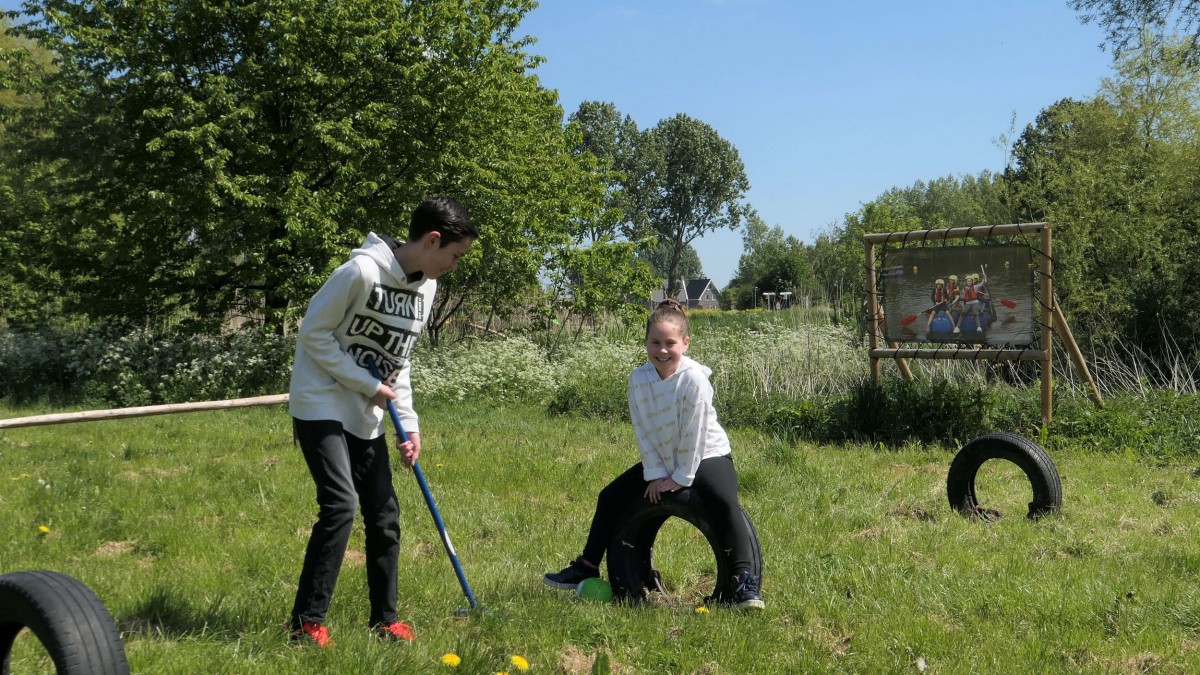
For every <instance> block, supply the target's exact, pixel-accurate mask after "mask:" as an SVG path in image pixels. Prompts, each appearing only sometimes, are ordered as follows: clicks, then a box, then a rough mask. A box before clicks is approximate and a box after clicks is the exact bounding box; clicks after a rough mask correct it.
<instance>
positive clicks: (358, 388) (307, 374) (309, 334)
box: [288, 232, 437, 439]
mask: <svg viewBox="0 0 1200 675" xmlns="http://www.w3.org/2000/svg"><path fill="white" fill-rule="evenodd" d="M417 277H418V278H416V279H413V280H411V281H410V280H409V279H408V278H407V277H406V276H405V274H404V270H403V269H402V268H401V267H400V263H399V262H397V261H396V256H395V255H393V253H392V250H391V247H390V246H389V245H388V244H387V243H386V242H385V241H384V240H383V239H381V238H380V237H379V236H378V235H376V234H375V233H374V232H372V233H370V234H368V235H367V240H366V242H365V243H363V245H362V247H361V248H356V249H354V250H353V251H352V252H351V254H350V260H349V261H347V262H346V263H344V264H343V265H342V266H341V267H338V268H337V269H336V270H334V272H333V274H332V275H330V277H329V280H328V281H326V282H325V285H324V286H322V287H321V290H319V291H317V294H316V295H314V296H313V298H312V301H311V302H310V303H309V305H308V311H307V313H306V314H305V315H304V321H303V322H302V323H301V324H300V333H299V335H298V336H297V338H296V360H295V363H294V365H293V366H292V383H291V391H290V400H289V403H288V409H289V410H290V412H291V414H292V416H293V417H296V418H298V419H302V420H336V421H338V422H341V423H342V428H343V429H344V430H345V431H346V432H347V433H349V434H351V435H353V436H356V437H358V438H363V439H371V438H377V437H379V436H381V435H383V430H384V416H385V415H386V414H387V413H386V411H385V410H384V409H383V408H380V407H378V406H374V405H371V403H370V400H369V399H370V397H371V396H373V395H375V392H376V391H377V390H378V388H379V380H377V379H375V378H374V377H372V376H371V374H370V372H369V371H368V370H367V363H368V362H369V361H371V360H374V361H375V362H376V363H377V364H378V365H379V369H380V371H381V372H382V373H383V375H384V378H385V380H386V381H387V383H388V385H389V386H390V387H392V389H394V390H395V391H396V394H397V395H398V398H397V399H396V401H395V405H396V410H397V412H398V413H399V414H400V421H401V423H402V424H403V425H404V429H405V431H409V432H419V431H420V428H419V427H418V425H417V413H416V412H415V411H414V410H413V399H412V384H411V382H410V378H409V375H410V372H411V367H410V365H409V361H408V357H409V353H410V352H411V351H412V348H413V345H415V344H416V342H417V337H418V336H419V335H420V334H421V329H422V328H424V326H425V321H426V319H427V318H428V316H429V311H430V309H432V307H433V294H434V292H435V291H436V290H437V281H435V280H433V279H427V278H425V277H424V276H423V275H420V274H418V275H417Z"/></svg>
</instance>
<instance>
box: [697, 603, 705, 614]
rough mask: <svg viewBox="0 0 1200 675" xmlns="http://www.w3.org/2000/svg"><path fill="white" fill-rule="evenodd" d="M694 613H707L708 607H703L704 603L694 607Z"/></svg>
mask: <svg viewBox="0 0 1200 675" xmlns="http://www.w3.org/2000/svg"><path fill="white" fill-rule="evenodd" d="M696 613H697V614H708V607H705V606H704V605H700V606H699V607H697V608H696Z"/></svg>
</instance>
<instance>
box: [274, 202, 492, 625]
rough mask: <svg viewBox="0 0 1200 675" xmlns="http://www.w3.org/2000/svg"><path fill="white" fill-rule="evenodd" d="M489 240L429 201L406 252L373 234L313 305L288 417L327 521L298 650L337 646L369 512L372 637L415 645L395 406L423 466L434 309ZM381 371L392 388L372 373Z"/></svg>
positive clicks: (305, 581)
mask: <svg viewBox="0 0 1200 675" xmlns="http://www.w3.org/2000/svg"><path fill="white" fill-rule="evenodd" d="M478 236H479V233H478V231H477V230H476V228H475V225H474V223H472V222H471V219H470V217H469V216H468V215H467V211H466V209H464V208H463V207H462V206H460V205H459V204H458V203H457V202H455V201H454V200H453V199H450V198H449V197H435V198H433V199H429V200H426V201H424V202H422V203H421V204H420V205H418V206H417V208H416V209H415V210H414V211H413V214H412V221H411V223H410V226H409V232H408V239H407V240H406V241H405V242H404V243H403V244H398V243H397V242H396V241H395V240H394V239H392V238H391V237H386V236H382V237H381V236H378V235H376V234H375V233H374V232H372V233H370V234H368V235H367V239H366V242H365V243H364V244H363V245H362V247H361V248H357V249H354V251H353V252H352V253H351V254H350V260H349V261H348V262H346V263H344V264H343V265H342V266H341V267H338V268H337V269H336V270H334V272H333V274H332V275H331V276H330V277H329V279H328V280H327V281H326V282H325V284H324V285H323V286H322V287H321V289H320V290H319V291H317V294H316V295H314V296H313V298H312V301H311V302H310V303H309V306H308V311H307V313H305V315H304V321H303V322H302V323H301V324H300V332H299V335H298V336H297V338H296V358H295V363H294V365H293V367H292V383H291V390H290V401H289V404H288V408H289V410H290V412H291V414H292V424H293V428H294V433H295V438H296V441H297V443H298V444H299V445H300V449H301V450H302V451H303V453H304V460H305V462H306V463H307V464H308V469H309V472H310V473H311V474H312V477H313V481H314V482H315V483H316V487H317V505H318V514H317V522H316V524H314V525H313V528H312V534H311V535H310V537H309V540H308V547H307V549H306V550H305V554H304V567H303V569H302V571H301V573H300V583H299V587H298V588H297V589H296V601H295V604H294V605H293V607H292V615H291V619H290V621H289V628H290V630H291V637H292V639H293V640H295V641H311V642H314V643H316V644H317V645H319V646H321V647H325V646H328V645H330V644H331V642H330V638H329V631H328V630H327V629H326V628H325V626H324V623H325V614H326V611H327V610H328V609H329V601H330V598H331V597H332V595H333V589H334V586H335V585H336V584H337V577H338V572H339V571H340V569H341V565H342V558H343V556H344V555H345V552H346V545H347V543H348V541H349V539H350V530H351V527H352V526H353V524H354V516H355V511H356V510H357V509H358V507H359V506H360V505H361V507H362V513H363V524H364V529H365V534H366V567H367V589H368V595H369V596H370V603H371V615H370V626H371V629H372V630H373V631H374V633H375V634H376V635H378V636H379V637H383V638H388V639H406V640H411V639H412V638H413V634H412V627H411V626H409V625H407V624H405V623H403V622H401V621H399V620H398V619H397V614H396V572H397V569H396V568H397V560H398V558H399V552H400V520H399V515H400V509H399V505H398V503H397V500H396V491H395V489H394V488H393V487H392V467H391V462H390V460H389V457H388V448H387V439H386V437H385V436H384V415H385V414H386V411H385V410H386V406H387V401H389V400H392V401H395V404H396V408H397V411H398V412H399V414H400V419H401V421H402V422H403V424H404V429H405V431H406V432H407V433H408V439H409V440H408V442H407V443H401V442H400V439H398V438H397V439H396V448H397V449H398V450H399V451H400V459H401V461H402V462H403V463H404V464H405V465H407V466H412V465H413V464H414V463H415V462H416V461H417V457H418V455H420V453H421V433H420V428H419V426H418V424H417V413H416V412H415V411H414V410H413V402H412V384H411V382H410V380H409V373H410V366H409V362H408V357H409V353H410V352H411V350H412V347H413V345H414V344H415V343H416V341H417V337H418V336H419V335H420V334H421V329H422V328H423V327H424V325H425V322H426V320H427V318H428V316H429V311H430V310H431V309H432V307H433V295H434V292H435V291H436V289H437V281H436V280H437V278H438V277H439V276H441V275H442V274H443V273H444V272H447V271H449V270H452V269H454V268H455V266H457V264H458V259H459V258H461V257H462V256H463V255H466V253H467V251H468V250H469V249H470V247H471V244H472V243H473V242H474V241H475V239H476V238H478ZM370 362H374V363H375V364H376V365H377V366H378V368H379V370H380V372H381V373H382V374H383V376H384V378H385V381H384V382H380V381H379V380H377V379H376V378H375V377H373V376H372V375H371V373H370V372H369V371H368V369H367V364H368V363H370Z"/></svg>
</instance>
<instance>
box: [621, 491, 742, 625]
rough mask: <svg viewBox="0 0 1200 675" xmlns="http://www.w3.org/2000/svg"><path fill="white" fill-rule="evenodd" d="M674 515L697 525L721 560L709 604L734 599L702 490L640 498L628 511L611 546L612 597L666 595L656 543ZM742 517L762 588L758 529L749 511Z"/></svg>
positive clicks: (729, 572) (638, 598)
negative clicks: (656, 558) (653, 500)
mask: <svg viewBox="0 0 1200 675" xmlns="http://www.w3.org/2000/svg"><path fill="white" fill-rule="evenodd" d="M672 516H673V517H675V518H679V519H681V520H685V521H687V522H689V523H691V524H692V525H693V526H695V528H696V529H698V530H700V533H701V534H703V535H704V538H705V540H707V541H708V545H709V547H710V548H712V552H713V557H714V558H715V559H716V562H717V583H716V586H715V587H714V588H713V592H712V595H711V596H709V597H708V598H707V600H708V601H713V602H729V601H731V600H732V599H733V589H732V588H731V580H732V577H733V571H732V570H731V569H730V568H729V559H728V556H727V555H725V551H724V550H723V549H724V546H723V544H722V543H721V540H720V538H718V536H717V531H716V529H715V528H714V527H713V526H712V525H711V524H710V523H709V521H708V512H707V510H706V508H705V506H704V500H703V498H702V497H701V496H700V493H699V492H696V491H695V490H692V489H690V488H684V489H682V490H680V491H678V492H675V493H670V494H667V495H663V499H662V500H661V501H659V503H657V504H651V503H650V502H649V501H647V500H645V499H639V500H638V501H636V502H635V503H634V504H632V505H631V506H630V507H629V509H628V510H627V511H626V512H625V514H624V517H623V518H622V520H621V524H620V525H618V526H617V531H616V533H615V534H614V535H613V538H612V541H611V542H610V543H609V546H608V580H609V583H610V584H611V585H612V589H613V595H614V596H615V597H616V598H617V599H618V600H632V601H635V602H636V601H641V600H644V599H645V598H646V593H647V592H648V591H651V590H654V591H659V592H664V593H665V591H664V590H663V588H662V584H661V583H660V580H659V578H658V571H657V570H655V569H654V560H653V553H654V541H655V539H657V538H658V531H659V530H660V529H662V526H663V523H665V522H667V519H668V518H671V517H672ZM742 517H743V518H745V519H746V529H747V530H749V532H750V557H751V560H750V563H751V570H750V573H751V574H753V575H755V576H757V577H759V583H760V584H761V582H762V573H763V563H762V547H761V546H760V545H759V542H758V531H757V530H756V529H754V523H753V522H752V521H751V520H750V516H749V515H747V514H746V510H745V509H742Z"/></svg>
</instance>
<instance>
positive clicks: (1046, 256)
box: [1042, 223, 1054, 426]
mask: <svg viewBox="0 0 1200 675" xmlns="http://www.w3.org/2000/svg"><path fill="white" fill-rule="evenodd" d="M1053 274H1054V267H1053V263H1052V262H1051V260H1050V223H1046V224H1045V226H1043V227H1042V349H1043V350H1045V352H1046V360H1044V361H1042V424H1043V425H1045V426H1050V422H1051V420H1052V419H1053V414H1054V410H1053V404H1054V398H1053V396H1054V383H1053V377H1054V349H1053V347H1054V345H1053V342H1051V340H1052V339H1053V336H1052V332H1051V331H1052V330H1053V328H1054V313H1053V311H1052V310H1053V308H1054V288H1053V284H1054V281H1053V276H1052V275H1053Z"/></svg>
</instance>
